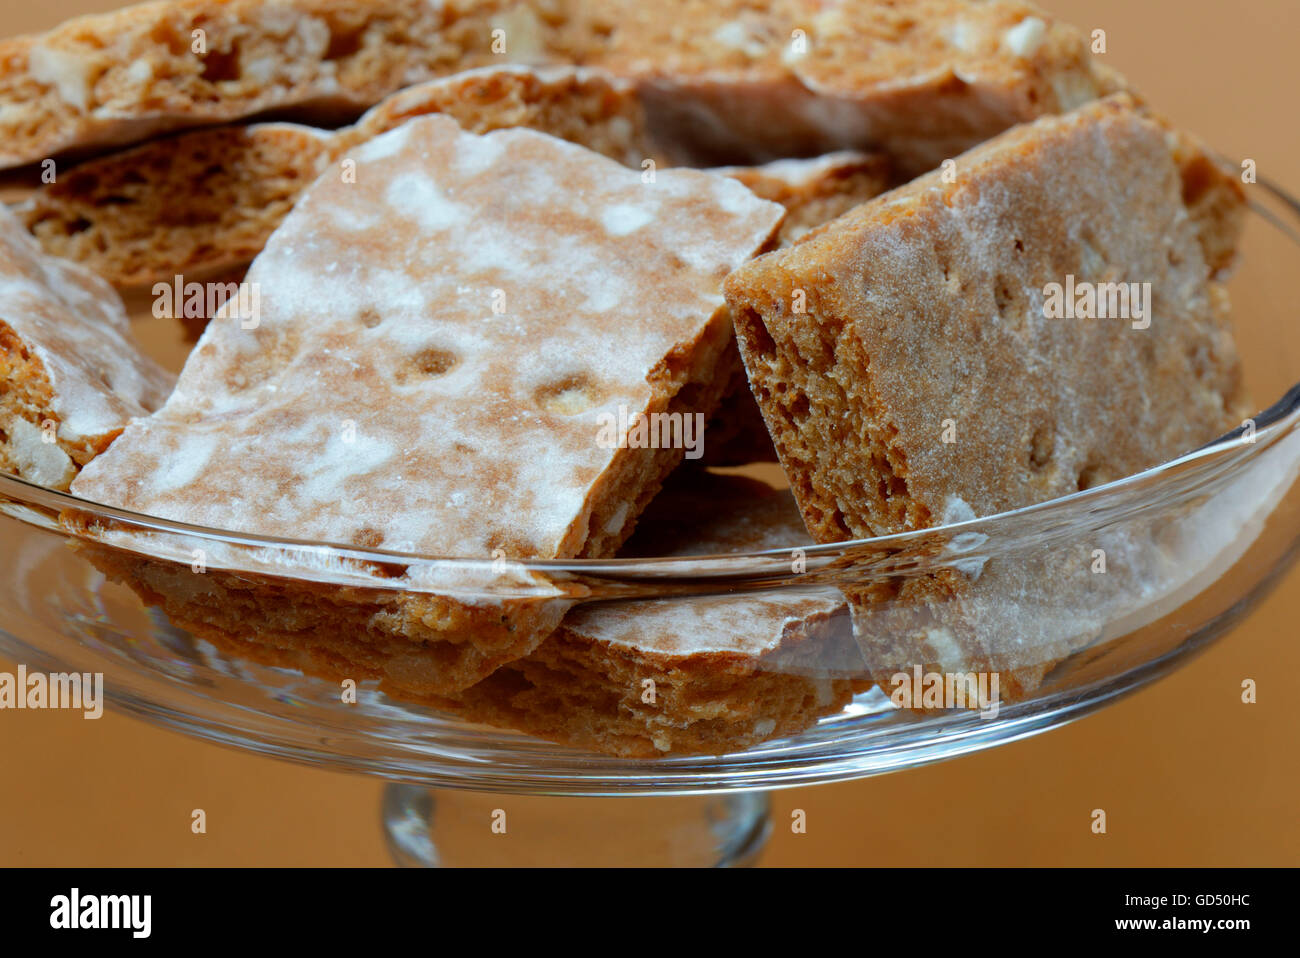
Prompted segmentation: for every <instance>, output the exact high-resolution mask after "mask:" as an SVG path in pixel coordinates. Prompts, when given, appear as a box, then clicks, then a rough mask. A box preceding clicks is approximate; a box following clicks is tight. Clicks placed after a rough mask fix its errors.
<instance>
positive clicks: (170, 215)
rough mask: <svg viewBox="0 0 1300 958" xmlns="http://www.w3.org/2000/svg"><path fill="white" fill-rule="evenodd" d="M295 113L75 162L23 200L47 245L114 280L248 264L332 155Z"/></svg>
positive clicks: (26, 215) (125, 283) (324, 136)
mask: <svg viewBox="0 0 1300 958" xmlns="http://www.w3.org/2000/svg"><path fill="white" fill-rule="evenodd" d="M330 139H331V134H329V133H327V132H325V131H323V130H317V129H314V128H312V127H307V126H298V125H295V124H289V123H276V124H260V125H254V126H249V127H236V128H233V129H229V128H224V127H223V128H221V129H216V130H196V131H193V132H190V133H182V134H179V135H177V136H175V137H172V138H170V139H166V140H157V141H154V142H151V143H147V144H145V145H143V146H138V147H135V148H134V149H130V150H126V151H125V152H122V153H115V154H112V155H110V156H107V157H102V158H100V159H97V160H91V161H89V162H87V163H83V164H81V165H79V166H76V167H74V168H72V169H71V170H69V171H67V172H66V173H65V174H63V175H62V176H60V177H58V178H57V179H55V180H54V182H52V183H48V184H45V185H44V186H42V187H41V188H40V189H38V190H36V191H35V192H34V193H33V194H32V195H31V196H30V197H29V198H28V199H27V200H25V201H24V202H23V203H22V204H21V205H20V206H19V207H18V209H17V214H18V215H19V216H20V217H21V218H22V219H23V221H24V222H25V223H26V224H27V228H28V229H29V230H30V231H31V232H32V235H34V236H35V237H36V238H37V239H38V240H39V241H40V243H41V246H42V247H43V248H44V249H45V250H47V251H48V252H50V253H53V254H55V255H57V256H64V257H67V258H69V259H73V260H76V261H77V262H79V263H82V264H84V265H86V266H89V267H90V268H91V269H93V270H94V271H95V272H96V273H98V274H99V275H101V276H103V277H104V278H105V279H107V280H109V281H110V282H112V283H113V284H114V285H115V286H118V287H124V288H126V287H135V286H147V285H150V284H152V283H154V282H155V281H160V282H166V281H169V280H171V279H172V278H173V277H174V276H177V275H181V276H186V277H187V278H189V279H191V280H196V279H198V278H199V277H200V276H210V275H215V274H216V273H218V272H219V271H222V270H229V269H231V268H233V267H235V266H241V265H247V264H248V262H249V261H250V260H252V258H253V257H254V256H256V255H257V254H258V252H259V251H260V250H261V249H262V247H263V246H264V245H266V239H267V237H268V236H270V235H271V231H272V230H274V229H275V227H276V226H277V225H278V224H279V223H280V221H281V220H283V219H284V217H285V216H286V215H288V212H289V210H291V209H292V208H293V204H294V202H295V201H296V200H297V198H298V195H299V194H300V193H301V192H302V190H303V189H305V188H306V186H307V184H309V183H310V182H311V181H312V179H313V178H314V177H315V175H316V173H317V172H319V170H320V168H321V167H322V166H323V165H324V163H325V162H326V160H327V158H328V149H329V143H330Z"/></svg>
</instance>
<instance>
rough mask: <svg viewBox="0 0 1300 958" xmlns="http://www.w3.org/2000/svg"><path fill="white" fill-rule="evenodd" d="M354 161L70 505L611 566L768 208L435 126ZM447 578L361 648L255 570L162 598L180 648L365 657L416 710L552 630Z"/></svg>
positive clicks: (700, 393) (682, 429) (702, 176)
mask: <svg viewBox="0 0 1300 958" xmlns="http://www.w3.org/2000/svg"><path fill="white" fill-rule="evenodd" d="M355 159H356V164H355V170H354V171H353V172H354V174H355V175H354V176H348V177H344V176H340V175H338V173H337V172H335V171H329V172H327V173H325V174H323V175H322V176H321V177H320V178H319V179H318V180H317V181H316V182H315V183H314V184H313V185H312V186H311V188H310V189H309V190H308V191H307V193H306V194H304V196H303V197H302V199H301V200H300V201H299V203H298V205H297V206H296V207H295V209H294V211H293V213H291V214H290V216H289V217H288V218H287V219H286V220H285V222H284V224H283V225H282V226H281V227H280V229H279V230H278V231H277V232H276V233H275V235H274V236H273V237H272V238H271V241H270V242H269V243H268V244H267V247H266V249H265V250H264V251H263V252H262V253H261V254H260V255H259V256H258V258H257V259H256V261H255V262H254V264H253V266H252V268H251V270H250V271H249V274H248V277H247V279H246V282H247V283H249V284H250V285H251V284H256V288H257V289H258V291H259V300H260V306H261V308H260V316H258V317H257V318H256V322H254V323H251V324H250V323H247V322H245V321H241V320H234V319H229V320H218V321H215V322H213V323H211V324H209V326H208V328H207V330H206V331H205V332H204V335H203V336H202V338H201V339H200V340H199V342H198V344H197V346H196V347H195V349H194V352H193V353H192V354H191V356H190V359H189V361H188V362H187V363H186V366H185V369H184V371H183V372H182V374H181V377H180V382H179V385H178V388H177V390H176V392H175V393H174V394H173V395H172V398H171V399H170V400H169V402H168V403H167V404H166V405H165V406H164V407H163V408H162V409H161V410H159V412H158V413H157V414H155V415H154V416H152V417H150V418H149V419H147V420H143V421H141V422H139V423H137V424H136V425H135V426H133V427H132V428H130V429H128V430H127V431H126V432H125V433H124V434H123V436H122V437H121V438H120V439H119V441H118V444H117V445H115V447H114V449H113V450H112V453H113V455H112V456H111V457H110V458H107V459H104V460H101V462H100V463H98V464H97V468H96V469H94V471H93V472H91V473H87V474H84V475H82V476H81V477H80V479H79V481H78V483H77V485H76V490H77V492H78V494H80V495H83V496H86V497H88V498H92V499H97V500H101V501H106V502H109V503H112V504H115V505H120V506H123V507H125V508H128V509H132V510H135V511H139V512H145V513H148V514H152V515H159V516H163V517H165V518H170V519H176V520H181V521H185V522H190V523H195V524H199V525H205V526H212V527H216V528H220V529H228V530H236V531H245V532H255V533H260V534H263V535H269V536H274V537H287V538H293V539H311V540H317V541H324V542H335V543H343V544H348V543H351V544H354V545H356V546H361V547H365V548H382V549H385V550H395V551H399V552H415V553H420V554H423V555H432V556H466V557H471V558H475V559H481V560H484V561H487V562H491V560H493V559H494V558H501V559H528V558H555V557H574V556H607V555H610V554H611V553H613V551H614V550H615V549H617V548H618V546H619V545H620V544H621V543H622V541H623V540H624V538H626V536H627V535H628V533H629V532H630V531H631V528H632V526H633V524H634V523H635V521H636V517H637V515H638V514H639V513H640V511H641V510H642V509H643V508H644V506H645V505H646V503H648V502H649V500H650V499H651V498H652V496H653V495H654V493H655V491H656V490H657V489H658V487H659V485H660V484H661V482H662V481H663V479H664V477H665V476H666V475H667V474H668V473H669V472H670V471H671V470H672V469H673V468H674V467H675V466H676V465H677V464H678V463H679V462H680V461H681V460H682V458H683V457H684V455H686V454H687V451H688V450H687V446H688V443H687V442H686V440H687V439H689V438H690V437H692V436H693V437H695V439H696V440H698V439H699V438H702V422H703V420H704V419H705V418H707V416H708V415H709V414H710V413H711V412H712V411H713V408H714V407H715V405H716V404H717V402H718V399H719V397H720V394H721V391H722V389H723V388H724V387H725V385H726V377H725V375H719V369H718V367H719V364H720V363H722V362H723V360H724V358H725V355H726V351H727V349H728V347H729V344H730V342H731V338H732V331H731V323H730V317H729V314H728V312H727V309H726V306H725V304H724V302H723V300H722V294H721V281H722V278H723V277H724V276H725V275H726V274H727V273H728V272H730V271H731V270H732V269H734V268H735V267H736V266H738V265H740V264H741V263H742V262H744V261H745V260H747V259H748V258H749V257H750V256H752V255H753V254H754V252H756V251H757V250H759V249H761V248H762V247H763V246H764V245H765V244H767V243H768V242H769V241H770V239H771V237H772V235H773V233H774V232H775V230H776V229H777V227H778V226H779V225H780V221H781V218H782V216H783V211H782V210H781V208H780V207H779V206H777V205H776V204H772V203H768V202H766V201H763V200H760V199H758V198H756V197H755V196H754V195H753V194H752V193H750V192H749V191H748V190H747V189H745V188H744V187H743V186H741V185H740V184H739V183H736V182H735V181H734V180H731V179H728V178H726V177H721V176H715V175H712V174H707V173H701V172H695V171H664V172H661V173H660V174H659V175H658V176H657V177H656V178H655V180H654V182H650V183H647V182H645V181H644V180H643V179H642V177H641V175H640V173H639V172H638V171H634V170H629V169H626V168H625V167H622V166H620V165H618V164H617V163H615V162H613V161H611V160H608V159H606V158H604V157H601V156H599V155H597V154H595V153H592V152H591V151H589V150H586V149H583V148H582V147H579V146H575V145H572V144H568V143H565V142H563V141H561V140H558V139H555V138H553V137H549V136H545V135H543V134H540V133H535V132H532V131H527V130H502V131H497V132H494V133H490V134H488V135H486V136H475V135H472V134H468V133H464V132H463V131H461V130H460V128H459V127H458V126H457V125H456V123H455V122H454V121H453V120H451V119H449V118H447V117H442V116H432V117H422V118H418V119H415V120H412V121H411V122H409V123H407V124H405V125H403V126H402V127H400V128H398V129H396V130H393V131H391V132H389V133H386V134H384V135H382V136H380V137H377V138H376V139H374V140H371V141H369V142H368V143H366V144H365V145H363V146H362V147H360V148H359V149H358V150H357V151H356V154H355ZM637 423H640V427H639V428H638V427H637ZM647 424H649V426H650V428H645V427H646V425H647ZM620 430H626V432H621V431H620ZM127 538H128V539H131V540H135V541H137V542H138V536H136V535H135V534H130V535H128V536H127ZM105 541H110V539H109V538H106V539H105ZM223 561H224V560H223V559H222V557H221V556H219V555H213V556H209V557H208V563H207V564H208V568H209V570H220V569H221V568H223ZM229 564H230V565H233V566H235V567H239V562H233V563H229ZM119 571H121V570H119ZM436 571H437V570H435V572H436ZM126 577H127V578H130V572H129V569H128V570H126ZM194 578H200V579H204V580H205V582H213V581H215V580H214V578H213V577H212V575H211V571H209V573H207V576H206V578H205V577H204V576H197V577H194ZM439 581H443V580H441V579H437V578H435V580H434V582H433V585H431V586H429V588H428V590H427V591H426V590H423V589H420V590H417V591H414V592H407V593H405V594H403V595H401V596H399V597H397V598H396V599H393V600H391V601H390V600H389V599H387V598H385V599H384V603H383V607H382V608H377V609H374V610H370V611H369V612H368V613H367V614H366V615H365V616H364V619H363V622H364V628H362V629H358V628H357V625H356V621H355V619H356V617H355V616H352V617H351V618H349V616H347V615H339V616H338V620H339V622H340V623H341V625H340V626H339V627H338V628H337V629H334V630H331V627H330V626H329V624H328V620H329V617H328V616H326V617H324V618H325V619H326V620H327V621H326V622H319V621H317V620H316V619H315V618H311V619H307V618H303V617H302V616H301V610H300V609H299V608H297V606H296V603H295V602H292V601H286V599H285V596H284V595H283V594H281V593H280V592H278V591H277V590H276V589H272V588H269V587H268V588H265V589H263V590H259V589H258V588H257V584H256V580H255V579H254V578H253V577H250V576H244V578H243V579H242V580H239V582H241V583H243V585H240V584H239V583H235V584H227V585H226V586H225V587H226V588H230V589H240V588H246V589H247V593H246V594H245V595H244V599H245V600H246V603H247V607H246V608H243V607H241V606H239V605H238V604H236V603H231V602H222V601H221V598H220V597H219V596H217V595H207V594H204V595H200V594H199V593H200V592H201V591H202V590H201V589H200V588H198V587H197V586H196V587H195V588H193V589H191V590H190V592H193V594H194V595H193V602H192V603H189V605H192V606H193V608H192V609H190V608H189V605H187V601H188V600H187V599H186V596H187V593H186V592H184V591H179V592H178V591H177V590H175V589H170V591H171V592H172V593H173V595H172V604H171V605H169V606H168V611H169V612H171V613H172V614H173V617H174V618H177V619H178V620H180V621H181V623H182V624H183V625H186V626H188V627H191V628H193V629H195V631H197V632H199V633H202V632H203V629H204V627H205V626H206V627H210V628H211V629H212V630H214V631H216V632H227V633H236V634H237V633H239V632H241V631H243V632H245V633H247V632H260V633H262V634H263V636H265V637H268V638H269V640H271V641H276V642H280V643H281V644H282V645H286V646H289V647H302V648H308V647H310V648H312V649H314V650H316V652H317V653H319V654H320V655H321V656H323V657H328V656H334V657H335V658H342V659H343V660H345V661H347V660H348V657H349V656H350V655H352V653H353V652H354V651H355V650H356V649H358V648H359V646H360V644H361V643H362V642H364V641H369V642H371V643H372V644H373V645H374V646H375V647H376V649H378V646H380V645H382V646H384V648H383V649H378V651H375V652H374V655H373V656H370V657H369V658H366V659H365V660H364V661H361V657H360V656H359V655H358V656H357V657H356V658H357V661H358V663H359V665H358V670H359V672H361V674H359V675H358V678H360V677H366V676H367V675H370V674H374V673H375V672H376V671H378V672H382V673H383V675H382V677H384V678H385V679H386V680H388V681H389V682H392V683H395V684H397V685H401V686H403V687H406V688H410V689H414V690H417V691H419V690H426V689H427V690H430V691H448V690H456V689H460V688H464V687H465V686H467V685H469V684H472V683H473V682H475V681H477V680H479V679H481V678H483V677H484V676H485V675H487V674H489V673H490V672H491V671H492V670H493V669H495V668H496V667H497V666H499V665H500V664H502V663H503V662H505V661H508V660H510V659H512V658H516V657H518V656H520V655H524V654H527V653H528V652H529V651H531V650H532V649H533V648H534V647H535V646H536V644H537V643H538V642H539V641H541V639H542V637H543V636H544V635H545V634H546V632H547V631H549V629H550V628H552V627H553V626H554V625H555V624H556V622H557V621H558V618H557V617H555V616H554V615H553V611H554V610H550V611H548V612H547V613H546V614H545V615H543V614H541V613H540V612H535V610H534V611H532V612H528V613H527V614H525V612H524V611H521V609H520V608H519V607H518V606H517V605H516V604H514V603H512V602H510V601H509V600H502V601H491V602H488V601H485V602H483V603H479V604H475V603H470V602H460V601H457V600H455V599H454V598H449V597H448V596H446V595H445V594H444V595H442V596H441V597H440V596H439V595H434V594H431V593H433V592H436V591H437V590H436V586H437V583H438V582H439ZM249 582H252V583H253V585H252V587H251V588H248V586H247V584H248V583H249ZM383 584H388V585H391V584H392V583H391V581H390V580H384V581H382V582H378V583H377V586H378V585H383ZM407 584H408V585H409V583H407ZM166 585H167V583H166V582H165V581H164V580H163V579H161V578H159V579H158V580H157V582H156V583H155V584H153V585H151V586H149V587H148V588H149V590H150V592H151V594H152V595H155V596H156V595H163V596H166V594H167V593H168V591H169V588H170V587H167V588H164V587H162V586H166ZM417 585H418V583H417ZM207 588H208V586H206V585H205V586H203V589H207ZM471 591H472V590H471ZM178 596H179V597H180V599H179V600H178V598H177V597H178ZM262 600H265V601H262ZM304 601H306V600H304ZM366 601H367V600H366V597H365V596H364V593H363V594H362V596H361V597H360V599H359V601H358V603H357V605H364V604H365V602H366ZM431 604H432V607H431ZM528 608H531V607H528ZM352 611H353V612H355V611H356V607H354V608H353V609H352ZM299 626H301V627H299ZM394 643H396V645H397V646H398V647H400V646H401V645H402V644H403V643H405V645H406V649H407V655H406V656H405V658H404V660H403V662H402V664H401V668H400V669H395V668H389V665H390V664H391V663H392V662H393V661H395V653H392V649H391V648H390V647H391V646H393V644H394ZM372 651H373V650H372ZM390 653H392V654H390ZM421 662H426V663H428V664H429V667H428V668H421ZM362 666H364V668H365V669H367V670H369V671H362Z"/></svg>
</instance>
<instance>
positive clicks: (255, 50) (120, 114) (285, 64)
mask: <svg viewBox="0 0 1300 958" xmlns="http://www.w3.org/2000/svg"><path fill="white" fill-rule="evenodd" d="M568 6H570V4H569V3H568V2H567V0H555V2H550V0H530V2H522V0H446V2H438V3H430V2H429V0H364V2H361V0H228V2H223V0H167V2H158V3H145V4H140V5H138V6H132V7H127V8H126V9H123V10H117V11H114V12H112V13H104V14H95V15H91V16H85V17H79V18H77V19H75V20H70V21H68V22H67V23H64V24H63V25H61V26H59V27H57V28H55V29H54V30H51V31H50V32H48V33H44V34H40V35H32V36H22V37H15V38H13V39H9V40H5V41H4V42H3V43H0V167H13V166H21V165H23V164H27V163H33V162H37V161H40V160H43V159H45V158H47V157H51V156H54V155H56V154H59V153H63V152H66V151H78V150H80V151H84V150H89V149H102V148H104V147H107V146H112V145H115V144H124V143H134V142H138V141H140V140H143V139H146V138H148V137H150V136H156V135H158V134H160V133H166V132H169V131H173V130H177V129H183V128H185V127H191V126H201V125H208V124H214V123H223V122H229V121H232V120H238V119H242V118H245V117H252V116H256V115H258V114H261V113H266V112H268V111H281V112H283V111H287V110H295V111H298V112H300V113H303V114H305V115H310V116H315V117H321V118H324V119H331V120H335V121H337V120H338V119H339V118H343V119H350V118H352V117H355V116H356V115H357V114H359V113H361V111H362V110H364V109H366V108H367V107H370V106H372V105H373V104H374V103H376V102H378V101H379V100H380V99H381V98H383V97H384V96H386V95H388V94H389V93H392V92H393V91H395V90H398V89H401V88H402V87H405V86H409V85H411V84H413V83H419V82H421V81H422V80H427V79H430V78H432V77H435V76H442V75H445V74H448V73H454V72H456V71H458V70H463V69H466V68H468V67H473V66H486V65H490V64H500V63H502V62H506V61H510V60H513V61H524V62H532V61H533V60H544V59H547V58H548V57H550V56H552V55H553V56H555V57H558V58H559V59H560V60H561V61H563V60H569V59H571V57H572V56H573V55H574V53H575V52H576V51H574V50H570V49H568V46H567V44H568V42H569V41H568V40H567V39H566V37H568V33H567V31H568V29H569V26H570V25H569V24H568V22H567V20H566V8H567V7H568ZM494 30H495V31H503V32H502V33H499V34H497V36H496V37H494V35H493V31H494ZM578 36H579V37H581V36H583V34H582V33H580V34H578ZM494 41H495V47H496V48H495V49H494Z"/></svg>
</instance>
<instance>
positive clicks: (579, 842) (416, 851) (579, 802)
mask: <svg viewBox="0 0 1300 958" xmlns="http://www.w3.org/2000/svg"><path fill="white" fill-rule="evenodd" d="M383 806H384V831H385V834H386V836H387V839H388V848H389V851H390V852H391V853H392V855H393V860H394V861H395V862H396V863H397V864H398V865H402V866H406V867H417V868H428V867H440V866H449V867H456V866H530V867H535V866H548V865H551V866H577V867H582V866H590V867H600V866H621V865H639V866H647V867H658V866H686V867H733V868H734V867H743V866H747V865H752V864H754V862H755V861H757V859H758V856H759V854H760V853H761V852H762V850H763V846H764V844H765V843H766V841H767V837H768V835H769V833H770V832H771V820H770V818H769V812H770V810H771V801H770V799H769V797H768V794H767V793H766V792H731V793H721V794H706V795H675V796H667V797H662V798H640V799H638V798H573V797H568V796H533V795H527V796H525V795H499V794H497V795H494V794H487V793H481V792H468V791H455V790H451V789H436V790H435V789H427V788H421V787H420V786H417V785H402V784H396V783H392V784H389V785H388V786H386V787H385V789H384V803H383Z"/></svg>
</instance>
